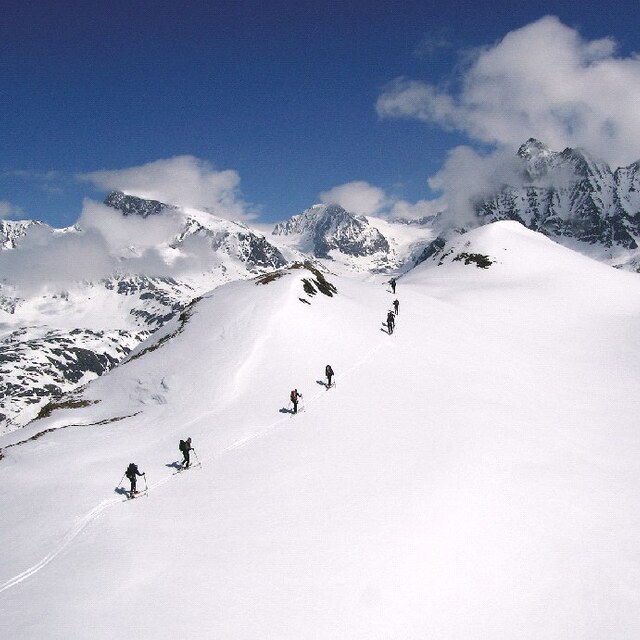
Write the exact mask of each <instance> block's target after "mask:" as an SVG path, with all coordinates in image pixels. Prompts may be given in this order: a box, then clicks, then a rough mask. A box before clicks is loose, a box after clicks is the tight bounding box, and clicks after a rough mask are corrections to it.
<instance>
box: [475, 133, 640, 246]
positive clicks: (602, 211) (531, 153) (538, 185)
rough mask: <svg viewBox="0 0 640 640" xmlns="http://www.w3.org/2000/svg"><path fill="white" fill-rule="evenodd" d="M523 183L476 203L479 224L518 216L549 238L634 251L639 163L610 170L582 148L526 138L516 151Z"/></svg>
mask: <svg viewBox="0 0 640 640" xmlns="http://www.w3.org/2000/svg"><path fill="white" fill-rule="evenodd" d="M518 156H519V158H520V159H521V161H522V167H523V184H522V185H519V186H517V187H513V186H505V187H504V188H503V189H502V190H501V191H500V193H498V194H496V195H495V196H494V197H492V198H489V199H487V200H484V201H482V202H479V203H477V205H476V213H477V215H478V218H479V219H480V221H481V223H483V224H484V223H488V222H495V221H496V220H517V221H518V222H521V223H522V224H524V225H525V226H526V227H528V228H529V229H533V230H534V231H539V232H541V233H544V234H545V235H547V236H550V237H568V238H575V239H576V240H580V241H581V242H585V243H588V244H602V245H603V246H605V247H611V246H612V245H620V246H622V247H624V248H626V249H636V248H637V247H638V242H637V241H638V238H639V237H640V166H639V164H638V163H634V164H632V165H630V166H629V167H624V168H620V169H617V170H616V171H615V172H612V171H611V169H610V167H609V166H608V165H607V164H606V163H604V162H598V161H595V160H593V159H592V158H590V157H589V156H588V155H587V154H586V153H585V152H584V151H581V150H578V149H565V150H564V151H562V152H555V151H550V150H549V149H548V148H547V147H546V146H545V145H544V144H542V143H541V142H539V141H537V140H534V139H530V140H528V141H527V142H525V143H524V144H523V145H522V146H521V147H520V149H519V150H518Z"/></svg>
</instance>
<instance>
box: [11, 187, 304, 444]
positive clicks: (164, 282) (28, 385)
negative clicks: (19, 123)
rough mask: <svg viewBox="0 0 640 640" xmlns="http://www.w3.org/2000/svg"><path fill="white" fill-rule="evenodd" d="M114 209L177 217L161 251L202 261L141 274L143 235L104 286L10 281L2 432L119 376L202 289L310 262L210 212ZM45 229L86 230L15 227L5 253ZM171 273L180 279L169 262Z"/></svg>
mask: <svg viewBox="0 0 640 640" xmlns="http://www.w3.org/2000/svg"><path fill="white" fill-rule="evenodd" d="M105 204H107V205H108V206H110V207H112V208H114V209H116V210H118V211H121V212H122V213H123V215H124V216H138V217H141V218H147V217H149V216H156V217H159V216H162V215H171V216H173V217H174V218H175V219H176V220H177V221H178V226H177V232H175V233H173V234H172V235H171V236H168V237H166V238H165V240H164V247H163V246H160V249H161V250H162V251H164V252H165V254H166V255H167V256H169V259H171V260H179V259H180V257H181V256H182V257H183V256H186V257H188V256H189V255H190V253H191V252H192V250H193V247H194V246H195V247H196V248H197V251H198V252H197V253H196V256H197V257H198V258H197V259H196V260H193V261H192V262H193V266H192V267H190V268H186V269H185V268H182V269H180V270H178V271H176V275H175V276H172V275H164V276H149V275H145V274H144V273H137V272H136V271H131V269H130V268H128V260H135V259H136V258H139V256H140V255H141V253H142V251H141V250H140V249H139V248H138V244H139V240H141V239H138V238H135V237H132V238H130V239H129V244H128V249H127V254H125V255H124V256H122V255H120V256H119V257H118V262H117V263H116V264H117V269H118V272H114V273H113V274H111V275H108V276H107V277H103V278H100V279H99V280H96V281H86V280H84V279H81V275H79V280H78V282H76V283H74V284H73V285H72V286H69V285H66V286H65V287H64V288H62V290H53V291H41V292H38V293H37V294H33V293H31V294H24V293H23V292H22V291H20V290H19V288H15V287H12V286H10V283H6V282H4V283H3V282H1V281H0V341H1V344H2V353H1V354H0V432H2V431H6V430H12V429H15V428H17V427H20V426H23V425H24V424H26V423H27V422H28V421H29V420H31V419H33V418H34V417H35V416H36V415H37V414H38V412H39V410H40V409H41V408H42V407H43V406H44V405H46V404H47V403H49V402H52V401H59V400H60V398H61V397H62V396H63V395H64V394H65V393H67V392H69V391H71V390H73V389H75V388H76V387H77V386H78V385H81V384H83V383H85V382H86V381H87V380H88V379H91V378H92V377H95V376H96V375H100V374H102V373H104V372H105V371H107V370H109V369H110V368H111V367H113V366H114V365H115V364H117V363H118V362H120V361H121V360H122V359H123V358H124V357H125V356H126V355H127V354H128V353H129V352H130V351H131V349H132V348H133V347H135V346H136V345H137V344H139V343H140V342H141V341H142V340H144V339H146V338H147V337H148V336H149V335H150V334H151V333H152V332H154V331H156V330H157V329H159V328H160V327H162V326H163V325H164V324H165V323H166V322H168V321H169V320H170V319H172V318H174V317H175V316H176V315H177V314H179V313H180V312H181V311H182V310H184V309H185V307H186V306H187V305H188V304H189V303H190V302H191V301H192V300H193V299H194V298H196V297H197V296H199V295H201V294H202V293H204V292H206V291H209V290H211V289H213V288H215V287H216V286H219V285H220V284H222V283H225V282H229V281H233V280H238V279H243V278H251V277H255V276H256V275H259V274H262V273H266V272H268V271H271V270H274V269H278V268H281V267H283V266H285V265H286V264H288V263H289V262H290V261H291V260H295V259H300V258H301V256H300V254H299V253H298V252H295V251H293V250H290V249H287V248H285V249H284V251H286V252H287V257H285V255H284V254H283V252H282V251H281V250H280V249H279V248H277V247H276V246H275V245H273V244H272V243H271V242H269V241H268V240H267V239H266V237H265V236H264V235H263V234H261V233H259V232H255V231H252V230H251V229H249V228H247V227H246V226H245V225H242V224H240V223H236V222H231V221H228V220H223V219H221V218H217V217H216V216H213V215H212V214H210V213H208V212H206V211H199V210H195V209H186V208H180V207H177V206H174V205H168V204H164V203H161V202H157V201H153V200H144V199H142V198H138V197H136V196H132V195H125V194H123V193H120V192H114V193H112V194H110V195H109V196H108V197H107V199H106V201H105ZM151 222H152V221H151ZM35 226H37V227H38V228H39V229H45V230H46V231H48V234H49V235H52V236H59V235H60V234H65V233H72V234H74V235H75V236H76V239H77V241H78V243H80V244H81V243H82V239H83V229H82V228H81V227H80V226H76V227H73V228H71V229H66V230H56V229H51V228H49V227H48V226H46V225H42V224H40V223H37V222H31V221H21V222H11V221H7V222H5V223H4V226H2V228H1V230H2V234H3V235H2V243H3V246H4V247H5V249H7V250H10V251H20V250H21V247H20V246H19V245H18V246H17V245H16V242H17V241H19V240H20V239H24V238H25V237H26V236H27V234H28V233H29V230H30V229H32V228H33V227H35ZM141 231H142V232H144V229H143V228H142V229H141ZM45 235H47V234H45ZM44 250H46V247H43V251H44ZM7 255H9V254H7ZM5 257H6V256H5ZM70 259H71V260H72V257H70ZM166 271H167V272H168V273H171V267H170V265H169V264H168V265H167V267H166Z"/></svg>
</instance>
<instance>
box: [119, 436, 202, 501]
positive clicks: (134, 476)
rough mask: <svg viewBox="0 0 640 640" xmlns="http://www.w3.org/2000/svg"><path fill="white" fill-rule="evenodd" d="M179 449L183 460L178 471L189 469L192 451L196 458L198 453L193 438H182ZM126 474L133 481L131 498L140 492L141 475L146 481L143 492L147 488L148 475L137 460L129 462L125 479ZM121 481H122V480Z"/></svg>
mask: <svg viewBox="0 0 640 640" xmlns="http://www.w3.org/2000/svg"><path fill="white" fill-rule="evenodd" d="M178 449H179V451H180V453H182V462H180V463H179V469H178V471H182V470H184V469H188V468H189V467H190V466H191V452H192V451H193V453H194V454H195V455H196V458H197V456H198V454H197V453H196V450H195V449H194V448H193V447H192V446H191V438H187V439H186V440H180V443H179V444H178ZM125 476H126V477H127V479H128V480H129V482H130V483H131V489H130V490H129V498H133V497H135V496H136V495H137V494H138V493H140V492H139V491H138V490H137V488H136V485H137V480H138V478H139V477H141V476H144V482H145V487H144V489H143V493H144V491H146V490H147V476H146V474H145V473H144V471H140V470H139V469H138V465H137V464H136V463H135V462H130V463H129V466H128V467H127V470H126V471H125V472H124V476H122V479H123V480H124V477H125ZM120 482H122V480H121V481H120ZM118 486H119V485H118Z"/></svg>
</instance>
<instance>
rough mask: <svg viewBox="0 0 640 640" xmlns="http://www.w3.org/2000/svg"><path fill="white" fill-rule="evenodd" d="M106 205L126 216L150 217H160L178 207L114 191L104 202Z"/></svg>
mask: <svg viewBox="0 0 640 640" xmlns="http://www.w3.org/2000/svg"><path fill="white" fill-rule="evenodd" d="M104 204H106V205H107V206H108V207H112V208H113V209H118V211H121V212H122V213H123V214H124V215H125V216H131V215H136V216H141V217H143V218H147V217H148V216H152V215H158V214H160V213H162V212H163V211H167V210H175V209H177V208H178V207H176V206H175V205H172V204H166V203H165V202H160V201H159V200H148V199H145V198H140V197H138V196H133V195H128V194H126V193H124V192H122V191H112V192H111V193H110V194H109V195H108V196H107V197H106V198H105V200H104Z"/></svg>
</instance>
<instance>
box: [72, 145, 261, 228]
mask: <svg viewBox="0 0 640 640" xmlns="http://www.w3.org/2000/svg"><path fill="white" fill-rule="evenodd" d="M78 177H79V178H80V179H81V180H84V181H86V182H90V183H91V184H93V185H94V186H95V187H97V188H99V189H103V190H105V191H123V192H124V193H127V194H132V195H136V196H139V197H140V198H145V199H150V200H159V201H161V202H166V203H168V204H175V205H179V206H182V207H192V208H194V209H203V210H207V211H211V213H213V214H215V215H216V216H218V217H220V218H225V219H227V220H251V219H253V218H255V217H256V213H254V212H251V211H249V208H248V205H247V203H246V202H244V200H243V199H242V197H241V195H240V176H239V175H238V173H237V172H236V171H233V170H231V169H226V170H222V171H218V170H217V169H215V168H214V167H213V166H211V164H210V163H208V162H206V161H204V160H200V159H199V158H196V157H194V156H190V155H183V156H175V157H173V158H167V159H162V160H156V161H154V162H149V163H147V164H143V165H141V166H138V167H129V168H126V169H114V170H103V171H93V172H91V173H86V174H82V175H80V176H78Z"/></svg>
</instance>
